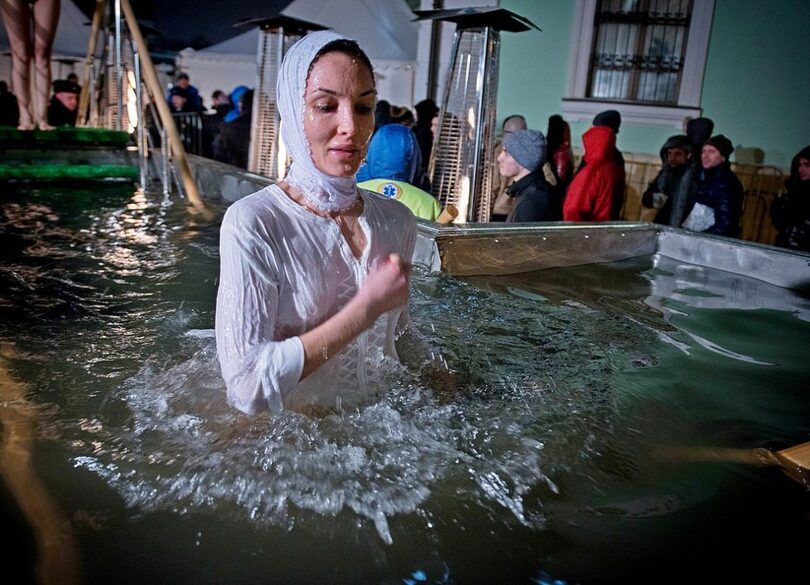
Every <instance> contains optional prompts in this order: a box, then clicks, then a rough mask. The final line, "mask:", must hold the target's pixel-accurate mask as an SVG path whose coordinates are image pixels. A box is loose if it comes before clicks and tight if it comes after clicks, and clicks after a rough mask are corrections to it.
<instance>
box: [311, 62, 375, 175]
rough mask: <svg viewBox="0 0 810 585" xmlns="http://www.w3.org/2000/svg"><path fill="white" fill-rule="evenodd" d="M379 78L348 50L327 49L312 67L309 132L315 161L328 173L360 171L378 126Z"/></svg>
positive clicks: (351, 173) (349, 173)
mask: <svg viewBox="0 0 810 585" xmlns="http://www.w3.org/2000/svg"><path fill="white" fill-rule="evenodd" d="M376 95H377V94H376V91H375V89H374V79H373V78H372V76H371V72H370V71H369V70H368V68H367V67H366V66H365V65H364V64H363V63H362V62H361V61H359V60H357V59H354V58H352V57H350V56H349V55H346V54H345V53H338V52H332V53H326V54H325V55H322V56H321V57H320V58H319V59H318V60H317V61H316V62H315V64H314V65H313V66H312V69H311V70H310V72H309V77H307V88H306V91H305V92H304V134H305V135H306V137H307V141H308V142H309V148H310V153H311V156H312V162H313V163H315V166H316V167H317V168H318V170H320V171H321V172H322V173H325V174H327V175H331V176H333V177H350V176H352V175H354V174H355V173H356V172H357V169H358V167H359V166H360V163H361V162H363V158H364V156H365V152H366V145H367V144H368V141H369V139H370V138H371V133H372V132H373V131H374V104H375V100H376Z"/></svg>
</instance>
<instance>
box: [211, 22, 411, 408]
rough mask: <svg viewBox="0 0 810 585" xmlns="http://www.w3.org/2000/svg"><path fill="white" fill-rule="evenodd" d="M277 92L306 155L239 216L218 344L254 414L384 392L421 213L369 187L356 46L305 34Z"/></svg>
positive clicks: (289, 130) (223, 286) (248, 201)
mask: <svg viewBox="0 0 810 585" xmlns="http://www.w3.org/2000/svg"><path fill="white" fill-rule="evenodd" d="M277 97H278V102H277V103H278V108H279V112H280V114H281V119H282V120H283V122H284V125H283V127H282V139H283V140H284V143H285V145H286V147H287V151H288V152H289V153H290V154H291V156H292V161H293V162H292V165H291V166H290V169H289V171H288V172H287V175H286V177H285V178H284V180H282V181H281V182H279V183H278V184H275V185H271V186H269V187H266V188H265V189H262V190H261V191H258V192H257V193H254V194H253V195H250V196H248V197H245V198H244V199H241V200H240V201H237V202H236V203H234V204H233V205H232V206H231V207H230V208H229V209H228V211H227V213H226V214H225V218H224V220H223V223H222V229H221V237H220V255H221V268H220V280H219V291H218V295H217V311H216V337H217V352H218V356H219V361H220V364H221V366H222V374H223V377H224V379H225V382H226V385H227V387H228V400H229V402H230V403H231V404H232V405H233V406H234V407H236V408H238V409H239V410H242V411H243V412H246V413H256V412H259V411H261V410H264V409H267V408H270V409H272V410H274V411H278V410H281V409H282V408H285V407H286V408H294V409H299V410H301V409H303V410H309V409H311V408H313V407H315V408H320V407H326V408H338V409H339V408H340V407H341V404H342V403H343V402H344V401H351V400H352V399H353V398H354V399H357V398H362V397H364V396H366V395H368V394H369V392H372V391H373V388H374V386H375V384H374V382H375V380H376V373H377V372H379V368H378V367H377V366H379V364H380V363H381V361H382V360H383V358H384V356H386V355H388V356H394V357H395V356H396V350H395V348H394V338H395V336H396V335H397V333H398V332H399V331H401V330H402V328H403V327H404V326H405V324H406V323H407V312H406V310H405V307H406V303H407V300H408V287H409V280H410V266H409V263H408V262H406V259H410V257H411V254H412V252H413V247H414V241H415V221H414V217H413V215H412V214H411V212H410V211H408V209H407V208H406V207H405V206H404V205H402V204H401V203H399V202H397V201H394V200H390V199H385V198H382V197H379V196H377V195H374V194H371V193H369V192H366V191H360V190H359V189H358V188H357V185H356V182H355V177H354V175H355V172H356V171H357V169H358V167H359V166H360V163H361V162H362V160H363V157H364V155H365V150H366V145H367V143H368V141H369V138H370V137H371V134H372V132H373V130H374V110H375V104H376V89H375V83H374V74H373V71H372V67H371V63H370V61H369V59H368V57H367V56H366V55H365V53H363V52H362V50H361V49H360V48H359V47H358V45H357V44H356V43H355V42H354V41H350V40H348V39H344V38H342V37H340V36H339V35H336V34H334V33H332V32H329V31H321V32H316V33H312V34H309V35H307V36H305V37H304V38H302V39H301V40H300V41H298V42H297V43H296V44H295V45H293V47H291V48H290V50H289V51H288V52H287V54H286V55H285V56H284V61H283V63H282V66H281V72H280V75H279V82H278V87H277Z"/></svg>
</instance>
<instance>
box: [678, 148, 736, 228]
mask: <svg viewBox="0 0 810 585" xmlns="http://www.w3.org/2000/svg"><path fill="white" fill-rule="evenodd" d="M732 152H734V146H733V145H732V144H731V141H730V140H729V139H728V138H726V137H725V136H723V135H722V134H718V135H716V136H712V137H711V138H709V139H708V140H707V141H706V143H705V144H704V145H703V149H702V150H701V154H700V160H701V163H702V165H703V169H702V170H701V171H700V176H699V177H698V184H697V192H696V194H695V205H694V207H693V208H692V211H691V213H690V214H689V217H687V218H686V221H685V222H684V224H683V227H684V228H686V229H689V230H692V231H696V232H705V233H709V234H717V235H719V236H729V237H736V236H737V235H739V233H740V216H741V215H742V204H743V195H744V194H743V186H742V183H740V180H739V179H738V178H737V175H735V174H734V171H732V170H731V163H729V161H728V158H729V156H731V153H732Z"/></svg>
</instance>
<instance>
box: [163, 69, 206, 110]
mask: <svg viewBox="0 0 810 585" xmlns="http://www.w3.org/2000/svg"><path fill="white" fill-rule="evenodd" d="M178 88H179V89H181V90H182V91H183V95H185V97H186V105H185V106H184V107H185V109H184V110H183V111H184V112H202V111H204V110H205V107H204V106H203V100H202V97H200V92H199V91H197V88H196V87H194V86H193V85H191V82H190V81H189V78H188V73H183V72H182V71H181V72H180V73H178V74H177V75H176V76H175V78H174V85H173V86H172V89H170V90H169V93H168V95H167V96H166V101H167V102H169V103H170V104H171V102H172V91H174V90H175V89H178Z"/></svg>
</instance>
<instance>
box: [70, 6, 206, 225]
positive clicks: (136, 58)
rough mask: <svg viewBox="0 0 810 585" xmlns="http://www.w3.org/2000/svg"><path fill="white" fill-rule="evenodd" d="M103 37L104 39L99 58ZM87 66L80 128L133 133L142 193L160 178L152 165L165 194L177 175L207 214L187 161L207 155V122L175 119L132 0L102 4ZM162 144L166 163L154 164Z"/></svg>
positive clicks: (196, 118)
mask: <svg viewBox="0 0 810 585" xmlns="http://www.w3.org/2000/svg"><path fill="white" fill-rule="evenodd" d="M99 34H101V35H102V38H103V39H104V40H103V42H102V43H101V47H102V56H101V59H100V60H96V59H95V57H96V55H95V48H96V45H97V43H96V40H97V37H98V35H99ZM85 63H86V67H87V70H86V73H85V87H86V88H87V89H86V91H87V94H86V95H84V94H83V95H82V96H81V98H80V111H79V121H80V125H83V126H90V127H102V128H107V129H111V130H121V131H126V132H129V133H130V134H131V135H132V139H133V142H134V143H135V144H136V145H137V148H138V155H139V156H138V160H139V165H140V181H139V182H140V187H141V189H143V190H147V189H148V186H149V182H150V178H151V177H152V176H154V175H153V173H150V166H151V167H154V168H157V169H160V170H158V171H157V172H156V174H157V176H158V177H159V178H160V180H161V182H162V184H163V192H164V193H168V192H169V191H170V187H171V184H170V183H171V178H170V175H173V178H174V183H175V185H176V186H177V189H178V191H179V192H180V194H181V195H183V196H185V197H187V198H188V200H189V202H190V203H191V204H192V206H193V207H194V209H195V210H197V211H205V206H204V204H203V203H202V200H201V199H200V196H199V193H198V190H197V185H196V182H195V180H194V177H193V176H192V174H191V170H190V167H189V164H188V159H187V158H186V152H187V151H188V152H194V153H202V142H203V138H202V119H201V118H200V116H199V115H198V114H192V115H185V114H181V115H178V116H177V117H176V118H173V117H172V114H171V112H170V110H169V106H168V103H167V102H166V98H165V96H164V95H163V88H162V87H161V84H160V82H159V80H158V76H157V72H156V71H155V68H154V65H153V64H152V58H151V56H150V55H149V51H148V47H147V46H146V42H145V41H144V38H143V35H142V34H141V31H140V26H139V24H138V22H137V20H136V18H135V14H134V12H133V10H132V6H131V5H130V2H129V0H97V2H96V9H95V13H94V15H93V25H92V30H91V33H90V41H89V43H88V54H87V59H86V62H85ZM147 113H148V114H147ZM179 129H182V131H178V130H179ZM158 145H159V146H160V158H161V159H162V160H161V161H154V160H153V161H152V163H153V164H152V165H150V158H153V157H154V155H155V154H156V152H157V151H156V147H157V146H158Z"/></svg>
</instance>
